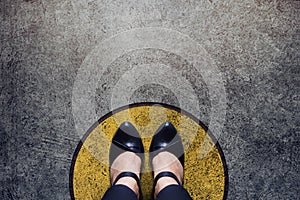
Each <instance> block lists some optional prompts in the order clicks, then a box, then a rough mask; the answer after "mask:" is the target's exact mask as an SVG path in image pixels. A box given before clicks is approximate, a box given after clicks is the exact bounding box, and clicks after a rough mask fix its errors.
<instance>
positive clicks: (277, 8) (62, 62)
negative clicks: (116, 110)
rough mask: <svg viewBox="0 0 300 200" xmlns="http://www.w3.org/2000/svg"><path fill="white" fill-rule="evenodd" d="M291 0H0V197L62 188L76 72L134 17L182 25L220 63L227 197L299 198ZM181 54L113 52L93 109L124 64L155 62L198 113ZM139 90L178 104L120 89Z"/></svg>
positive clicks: (65, 193) (101, 104) (133, 23)
mask: <svg viewBox="0 0 300 200" xmlns="http://www.w3.org/2000/svg"><path fill="white" fill-rule="evenodd" d="M299 8H300V4H299V1H293V0H284V1H279V0H243V1H242V0H224V1H221V0H201V1H192V0H188V1H179V0H164V1H156V0H154V1H153V0H150V1H121V0H118V1H100V0H78V1H70V0H65V1H59V0H53V1H44V0H24V1H21V0H18V1H13V2H11V1H7V0H2V1H1V2H0V9H1V10H0V17H1V22H0V23H1V24H0V27H1V32H0V35H1V36H0V39H1V45H0V52H1V70H0V77H1V78H0V103H1V106H0V113H1V118H0V133H1V141H0V142H1V145H0V155H1V161H2V162H0V168H1V172H0V175H1V176H0V177H1V178H0V181H1V183H0V188H1V193H0V199H70V194H69V170H70V165H71V159H72V155H73V153H74V150H75V148H76V145H77V144H78V142H79V140H80V137H79V135H78V134H77V133H76V130H75V122H74V119H73V113H72V90H73V84H74V81H75V80H76V75H77V72H78V70H79V68H80V66H81V64H82V62H83V60H84V59H85V58H86V56H87V55H88V54H89V53H90V52H91V51H92V50H93V48H94V47H95V46H96V45H97V44H100V43H101V41H103V40H105V39H108V38H111V37H112V36H113V35H115V34H117V33H121V32H123V31H128V30H131V29H134V28H144V27H162V28H166V29H171V30H175V31H178V32H180V33H183V34H185V35H188V36H189V37H190V38H192V39H193V40H195V41H196V42H198V43H199V44H201V46H202V47H203V48H204V49H205V50H206V51H207V52H208V54H209V55H210V56H211V58H212V59H213V60H214V62H215V64H216V66H217V67H218V69H219V70H220V72H221V73H222V76H223V78H224V83H225V84H224V85H225V89H226V94H227V111H226V119H225V126H224V130H223V131H224V132H223V133H222V135H221V137H220V138H219V143H220V145H221V147H222V149H223V151H224V154H225V158H226V161H227V165H228V172H229V193H228V199H299V198H300V196H299V194H300V191H299V188H300V185H299V184H300V173H299V169H300V165H299V160H300V158H299V146H300V134H299V93H298V91H299V29H298V28H297V26H298V25H299V14H298V13H299ZM129 42H130V41H129ZM187 51H189V49H187ZM185 59H186V58H183V57H179V56H178V55H175V54H173V53H172V52H165V51H163V50H161V49H145V50H136V51H132V52H129V53H127V54H126V55H123V56H121V57H119V58H117V59H116V60H115V61H114V62H113V63H111V64H110V66H108V70H107V71H106V74H105V76H104V77H101V78H99V85H98V87H97V90H96V91H95V99H94V102H95V105H96V108H95V109H96V113H97V114H98V115H99V118H100V117H101V116H102V115H103V114H105V113H107V112H109V111H110V95H111V93H112V88H113V85H114V84H115V83H116V81H117V80H119V78H120V77H121V76H122V74H123V73H125V72H126V70H127V69H128V66H135V65H138V64H146V63H150V64H151V63H153V62H160V63H164V64H167V65H169V66H173V67H175V68H176V67H178V66H182V69H185V71H183V72H182V73H183V74H184V76H185V77H186V79H187V80H188V81H189V82H190V83H191V85H192V86H193V89H194V90H195V94H196V95H197V97H198V100H199V102H200V103H199V107H200V110H201V116H202V119H201V120H202V121H203V122H204V123H205V124H208V123H209V119H210V118H209V113H210V111H211V105H212V102H210V101H209V100H208V99H209V97H208V88H207V85H206V84H205V81H204V80H203V77H202V76H201V74H199V72H197V71H195V70H194V68H193V66H192V65H190V64H189V63H188V62H187V61H186V60H185ZM182 92H183V93H184V92H185V91H182ZM175 96H176V94H175ZM141 101H157V102H163V103H168V104H171V105H178V99H176V97H174V94H173V93H172V91H171V90H169V89H168V88H166V87H163V86H161V85H155V84H151V85H144V86H143V87H141V88H139V89H138V90H136V91H135V93H134V94H133V95H132V96H131V98H130V102H141ZM82 134H83V133H82Z"/></svg>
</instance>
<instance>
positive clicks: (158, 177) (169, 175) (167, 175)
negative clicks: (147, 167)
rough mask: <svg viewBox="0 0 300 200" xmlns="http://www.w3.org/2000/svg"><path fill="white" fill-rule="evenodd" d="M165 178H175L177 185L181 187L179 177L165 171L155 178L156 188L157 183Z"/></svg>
mask: <svg viewBox="0 0 300 200" xmlns="http://www.w3.org/2000/svg"><path fill="white" fill-rule="evenodd" d="M163 177H170V178H173V179H174V180H175V181H176V182H177V183H178V185H181V183H180V181H179V180H178V178H177V176H176V175H175V174H174V173H172V172H169V171H164V172H160V173H159V174H157V176H156V177H155V179H154V183H153V185H154V187H155V186H156V184H157V181H158V180H159V179H160V178H163Z"/></svg>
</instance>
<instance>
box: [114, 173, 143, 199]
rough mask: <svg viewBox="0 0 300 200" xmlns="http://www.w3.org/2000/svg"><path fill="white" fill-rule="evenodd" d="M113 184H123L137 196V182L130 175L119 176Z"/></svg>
mask: <svg viewBox="0 0 300 200" xmlns="http://www.w3.org/2000/svg"><path fill="white" fill-rule="evenodd" d="M115 185H124V186H127V187H128V188H130V189H131V190H132V191H133V192H134V193H135V194H136V195H137V196H139V186H138V185H137V182H136V180H135V179H134V178H132V177H123V178H120V179H119V180H118V181H117V182H116V184H115Z"/></svg>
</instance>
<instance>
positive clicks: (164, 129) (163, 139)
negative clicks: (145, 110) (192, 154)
mask: <svg viewBox="0 0 300 200" xmlns="http://www.w3.org/2000/svg"><path fill="white" fill-rule="evenodd" d="M163 151H167V152H170V153H172V154H174V155H175V156H176V157H177V158H178V160H179V161H180V163H181V165H182V167H184V149H183V145H182V141H181V137H180V136H179V134H178V133H177V130H176V129H175V127H174V126H173V125H172V124H171V122H165V123H163V124H162V125H161V126H160V127H159V128H158V130H157V131H156V133H155V134H154V136H153V138H152V141H151V144H150V162H151V164H152V160H153V158H154V157H155V156H156V155H157V154H159V153H160V152H163Z"/></svg>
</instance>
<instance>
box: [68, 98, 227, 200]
mask: <svg viewBox="0 0 300 200" xmlns="http://www.w3.org/2000/svg"><path fill="white" fill-rule="evenodd" d="M153 105H160V106H162V107H164V108H168V109H171V110H175V111H177V112H179V113H181V114H183V115H186V116H187V117H189V118H191V119H192V120H194V121H195V122H196V123H198V124H199V125H200V126H201V127H202V128H203V129H204V131H205V132H206V133H207V134H208V135H209V136H210V138H211V139H212V141H213V142H214V143H215V145H216V147H217V149H218V152H219V154H220V156H221V160H222V164H223V167H224V179H225V185H224V195H223V200H226V199H227V196H228V188H229V185H228V184H229V177H228V168H227V164H226V159H225V155H224V153H223V151H222V148H221V146H220V144H219V142H218V141H217V139H216V138H215V136H214V135H213V134H212V133H211V132H210V131H209V129H208V127H207V126H206V125H205V124H204V123H203V122H201V121H200V120H199V119H197V118H196V117H195V116H194V115H193V114H191V113H189V112H187V111H185V110H183V109H181V108H179V107H176V106H173V105H169V104H166V103H159V102H139V103H132V104H129V105H125V106H122V107H119V108H117V109H115V110H113V111H110V112H109V113H107V114H105V115H104V116H102V117H101V118H100V119H99V120H97V122H95V123H94V124H93V125H92V126H91V127H90V128H89V129H88V130H87V132H86V133H85V134H84V135H83V137H82V138H81V140H80V141H79V143H78V145H77V147H76V149H75V151H74V154H73V158H72V161H71V167H70V173H69V192H70V196H71V199H72V200H75V196H74V188H73V185H74V184H73V179H74V167H75V163H76V159H77V156H78V153H79V151H80V149H81V147H82V145H83V143H84V142H85V140H86V139H87V137H88V136H89V135H90V133H91V132H92V131H93V130H94V129H95V128H96V127H97V126H98V125H99V124H100V123H102V122H103V121H104V120H105V119H107V118H109V117H111V116H112V115H114V114H115V113H118V112H121V111H123V110H126V109H128V108H135V107H139V106H153Z"/></svg>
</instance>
